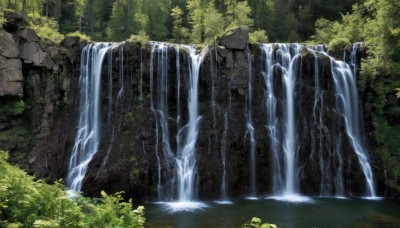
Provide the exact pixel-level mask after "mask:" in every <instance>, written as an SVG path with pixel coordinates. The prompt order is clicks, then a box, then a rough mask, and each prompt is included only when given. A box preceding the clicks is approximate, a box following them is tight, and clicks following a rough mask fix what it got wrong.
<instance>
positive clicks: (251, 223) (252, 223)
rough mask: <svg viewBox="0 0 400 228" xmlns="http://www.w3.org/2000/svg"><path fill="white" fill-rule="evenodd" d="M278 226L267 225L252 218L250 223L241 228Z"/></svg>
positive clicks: (258, 219) (273, 226) (270, 227)
mask: <svg viewBox="0 0 400 228" xmlns="http://www.w3.org/2000/svg"><path fill="white" fill-rule="evenodd" d="M277 227H278V226H276V225H274V224H269V223H262V222H261V219H260V218H257V217H253V218H252V219H251V221H248V222H246V223H245V224H244V225H243V226H242V228H277Z"/></svg>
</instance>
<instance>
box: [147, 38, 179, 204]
mask: <svg viewBox="0 0 400 228" xmlns="http://www.w3.org/2000/svg"><path fill="white" fill-rule="evenodd" d="M169 48H170V46H169V45H166V44H164V43H156V42H153V43H151V55H150V86H151V88H150V91H151V99H154V97H155V98H156V100H155V101H154V100H152V101H151V107H150V108H151V110H152V112H153V113H154V115H155V117H156V129H155V131H156V132H155V133H156V134H155V135H156V144H155V151H156V157H157V176H158V181H157V193H158V199H159V200H163V199H168V198H169V199H172V195H173V194H172V192H173V191H172V190H171V189H173V185H174V184H173V178H172V177H171V176H172V173H173V171H172V170H171V169H172V168H173V167H174V154H173V151H172V149H171V143H170V136H169V125H168V118H169V113H168V102H167V101H168V61H169V58H168V49H169ZM155 58H156V60H157V64H156V66H157V78H156V86H157V89H156V90H154V89H153V86H154V81H153V80H154V62H155ZM153 92H154V93H155V94H153ZM159 128H161V147H162V152H163V153H162V154H160V152H159V150H158V146H159V145H160V144H159V142H158V141H159V139H158V137H159V133H160V132H159ZM162 158H164V160H163V161H162V160H161V159H162ZM163 168H164V169H163ZM163 174H164V175H165V177H166V179H169V183H168V182H167V183H166V184H165V185H163V184H162V180H163Z"/></svg>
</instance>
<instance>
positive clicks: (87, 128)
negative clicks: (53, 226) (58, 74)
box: [67, 43, 112, 192]
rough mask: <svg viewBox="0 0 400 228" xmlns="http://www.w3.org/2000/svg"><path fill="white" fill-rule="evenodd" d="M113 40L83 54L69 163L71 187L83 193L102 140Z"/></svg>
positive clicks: (84, 50) (92, 46)
mask: <svg viewBox="0 0 400 228" xmlns="http://www.w3.org/2000/svg"><path fill="white" fill-rule="evenodd" d="M110 48H112V44H111V43H95V44H90V45H88V46H86V47H85V48H84V49H83V51H82V55H81V74H80V78H79V89H80V99H81V100H80V106H79V113H80V115H79V122H78V126H77V135H76V138H75V144H74V147H73V149H72V153H71V158H70V161H69V166H68V175H67V186H68V188H69V189H70V190H72V191H74V192H79V191H80V190H81V187H82V181H83V178H84V177H85V174H86V171H87V168H88V165H89V162H90V161H91V160H92V158H93V156H94V155H95V154H96V152H97V150H98V147H99V143H100V114H99V113H100V87H101V86H100V85H101V82H100V80H101V69H102V64H103V59H104V57H105V55H106V53H107V51H108V50H109V49H110Z"/></svg>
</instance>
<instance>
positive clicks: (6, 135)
mask: <svg viewBox="0 0 400 228" xmlns="http://www.w3.org/2000/svg"><path fill="white" fill-rule="evenodd" d="M6 18H8V21H7V22H6V23H5V25H4V26H3V27H4V28H5V30H0V103H1V108H0V109H1V110H0V113H1V115H0V125H1V126H7V127H6V128H4V129H2V131H1V132H0V146H1V149H4V150H8V151H9V152H10V156H11V159H12V160H15V161H17V162H18V163H19V164H22V165H23V166H24V167H27V166H28V165H29V163H30V164H31V165H32V169H31V170H32V171H33V172H35V173H36V174H38V175H45V176H52V175H54V177H56V178H59V177H61V176H62V173H64V172H65V167H63V164H65V161H64V160H65V159H67V157H68V156H69V154H68V150H69V146H68V145H65V144H62V142H63V140H64V139H63V137H64V136H65V133H66V132H69V133H68V134H69V135H70V136H71V137H73V136H72V135H73V134H74V133H73V129H74V124H72V123H73V122H74V118H75V117H74V110H75V109H74V106H73V104H74V102H75V98H76V96H75V95H74V94H73V92H74V91H75V90H74V88H76V87H77V81H78V79H79V58H78V57H79V54H80V52H81V49H82V47H83V46H84V45H85V44H79V38H78V39H77V38H75V37H73V38H70V37H67V38H66V39H65V40H64V43H63V44H62V45H57V44H51V43H47V42H45V41H44V40H42V39H41V38H40V37H39V36H38V35H37V34H36V32H35V31H34V30H32V29H24V26H20V23H23V20H22V19H21V20H22V21H21V20H20V19H18V15H17V14H16V15H14V14H12V15H8V17H6ZM21 29H22V30H21ZM60 121H61V122H63V121H66V122H68V121H70V122H71V124H67V125H64V123H60ZM69 130H70V131H69ZM65 140H69V138H68V137H67V136H65ZM10 145H12V146H10ZM50 148H51V149H50ZM49 150H52V151H53V153H49V152H48V151H49ZM47 155H51V156H50V157H49V156H47ZM54 156H64V157H60V159H59V160H57V159H53V158H54ZM28 157H29V159H28ZM49 160H51V161H50V162H49ZM49 163H51V164H56V167H62V168H60V169H59V170H57V171H56V172H55V171H53V170H48V169H49V167H52V165H48V164H49Z"/></svg>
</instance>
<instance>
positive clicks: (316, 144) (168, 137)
mask: <svg viewBox="0 0 400 228" xmlns="http://www.w3.org/2000/svg"><path fill="white" fill-rule="evenodd" d="M150 45H151V53H150V62H149V63H150V70H149V77H146V76H147V75H146V74H147V73H146V72H147V71H145V70H144V67H145V64H144V61H145V60H144V59H145V55H144V54H145V53H144V51H145V49H143V50H142V51H141V53H140V61H141V62H140V82H139V83H140V84H139V85H138V86H139V87H138V89H139V92H140V94H138V95H140V97H139V100H140V102H141V105H142V107H143V106H144V105H145V104H148V103H147V100H148V96H146V90H145V89H144V88H143V87H144V85H146V86H147V85H148V84H146V79H147V78H148V79H149V81H148V83H149V84H150V110H151V111H152V113H153V114H154V118H155V119H156V121H155V129H154V133H155V136H154V137H155V138H156V140H155V145H154V150H152V151H153V152H152V153H150V152H149V153H146V152H145V150H144V148H145V143H144V141H143V142H142V144H143V145H142V147H143V151H144V153H145V154H146V156H151V155H148V154H152V156H154V152H155V158H156V160H155V161H156V162H157V171H156V172H154V173H156V174H155V176H157V177H156V178H155V180H156V181H155V182H156V184H157V192H158V199H159V200H160V201H170V202H171V201H177V202H175V203H173V204H171V205H172V206H171V207H172V208H173V210H187V209H189V210H190V209H193V208H198V207H203V206H204V204H198V203H197V202H194V200H195V199H196V197H197V189H198V182H199V181H200V178H199V177H198V175H199V174H198V172H197V160H196V143H197V140H198V137H199V132H198V129H199V122H200V119H201V117H200V115H199V97H198V93H199V91H198V90H199V71H200V65H201V63H202V61H203V58H204V56H205V53H206V50H203V52H202V53H200V54H197V53H196V50H195V48H193V47H188V46H178V45H174V44H165V43H155V42H152V43H150ZM356 45H360V44H356ZM356 45H355V46H354V47H353V49H352V52H351V53H350V57H349V59H350V63H349V64H350V66H351V67H350V66H349V65H348V64H346V63H344V62H341V61H336V60H334V59H333V58H331V57H329V58H330V59H331V67H332V75H333V81H334V83H335V89H336V90H335V91H336V96H335V97H336V105H337V108H333V109H335V110H337V111H339V112H340V114H341V115H342V116H343V120H344V122H345V123H344V125H345V127H346V134H347V136H348V138H349V142H350V144H351V146H352V148H353V150H354V151H355V154H356V157H357V158H358V162H359V164H360V167H361V170H362V171H363V173H364V176H365V179H366V189H367V194H366V195H367V196H368V197H371V198H374V197H375V196H376V193H375V189H374V182H373V174H372V170H371V165H370V162H369V160H368V156H367V153H368V152H367V150H366V148H365V145H364V136H363V134H362V132H363V131H362V128H363V126H362V125H363V124H362V117H361V115H360V113H361V112H360V110H361V109H360V104H359V101H358V91H357V83H356V76H355V75H356V71H357V68H358V67H357V64H356V59H357V56H356V51H357V48H358V46H356ZM113 47H114V46H113V45H112V44H110V43H96V44H91V45H89V46H87V47H86V48H85V49H84V50H83V52H82V60H81V61H82V67H81V76H80V82H79V83H80V84H79V85H80V96H81V102H80V118H79V123H78V126H77V128H78V129H77V136H76V140H75V145H74V147H73V151H72V155H71V159H70V164H69V170H68V176H67V184H68V187H69V188H70V189H71V190H74V191H80V189H81V186H82V180H83V178H84V177H85V174H86V171H87V168H88V165H89V162H90V160H91V159H92V157H93V156H94V154H95V153H96V152H97V150H98V147H99V143H100V142H99V140H100V125H101V124H100V117H99V115H100V114H99V113H100V104H101V101H100V99H101V98H100V97H101V96H100V87H101V86H100V81H101V80H100V75H101V67H102V63H103V60H104V58H105V55H106V54H107V52H109V51H110V50H111V49H112V48H113ZM302 48H304V50H305V49H306V47H305V46H302V45H298V44H263V45H262V46H261V49H262V51H263V65H262V69H261V71H262V72H261V73H262V76H263V79H264V82H265V85H264V100H263V108H264V114H265V117H266V121H265V123H266V125H265V129H266V132H267V133H268V138H269V144H268V146H269V149H270V151H271V157H272V159H271V160H272V161H271V167H272V176H271V180H272V195H273V196H274V198H276V199H281V200H288V201H302V200H307V199H306V198H305V197H302V196H300V195H299V194H300V193H299V192H300V180H301V178H300V177H298V175H299V173H301V172H302V171H301V169H302V166H303V164H298V163H299V161H300V160H299V159H304V158H299V157H300V156H299V153H298V151H302V150H301V149H302V148H303V147H302V146H303V145H302V144H301V143H300V142H298V138H299V137H300V136H301V135H302V134H303V133H304V132H302V130H303V129H300V128H299V129H296V125H298V123H299V121H300V122H301V121H303V122H301V123H305V122H307V124H309V126H310V128H308V126H306V127H305V128H304V129H306V130H303V131H307V134H308V133H310V136H311V137H310V141H309V142H310V143H311V145H310V147H309V150H310V151H311V152H310V157H312V156H314V157H315V161H316V162H315V163H313V165H314V167H313V168H314V170H318V169H320V170H321V176H318V177H317V178H316V179H318V180H317V182H318V183H319V185H320V195H321V196H332V195H336V196H339V197H342V196H344V192H345V190H344V182H346V183H347V184H348V181H345V180H344V179H345V178H344V174H343V172H344V171H343V170H346V168H347V170H348V171H351V170H350V162H351V161H352V160H351V159H354V158H353V157H355V156H353V157H352V158H347V157H345V153H344V152H343V147H345V146H346V143H342V140H343V139H344V140H346V139H345V137H346V136H345V135H346V134H345V133H344V132H343V133H342V132H335V131H334V130H333V129H330V127H335V126H330V125H328V124H329V123H330V122H329V120H328V122H325V121H327V118H329V117H326V116H328V115H327V114H326V113H327V112H329V111H330V110H331V107H325V106H329V105H331V104H333V103H334V101H335V99H334V98H335V97H334V96H333V94H334V93H331V94H332V95H331V97H332V99H330V100H329V99H328V98H326V97H325V95H326V93H325V92H326V91H325V89H327V88H326V85H329V84H326V83H325V82H326V81H327V80H330V79H326V78H324V77H326V76H324V75H322V72H324V71H321V72H320V70H321V68H322V67H323V66H321V64H323V62H324V61H323V58H322V57H325V56H324V55H326V56H328V55H327V54H326V53H325V47H324V46H316V47H308V49H309V50H308V51H309V52H310V53H312V55H313V57H312V56H311V59H312V58H314V66H313V70H312V67H311V70H309V71H308V72H314V79H313V81H314V86H309V85H305V87H307V89H308V91H312V90H310V89H309V88H311V87H313V88H312V89H314V91H312V93H311V94H313V95H311V96H313V98H311V99H310V100H312V99H313V100H312V101H311V102H309V103H310V108H307V110H306V111H304V112H302V111H303V110H298V109H296V108H298V107H299V106H296V102H297V100H296V99H297V98H299V99H300V100H299V101H300V102H308V101H309V100H307V101H305V99H304V100H301V99H303V98H301V96H297V95H296V93H295V92H297V91H302V90H301V88H300V87H301V86H303V85H301V83H302V82H300V81H297V80H300V78H301V77H300V76H301V75H299V73H300V72H303V69H301V68H300V67H301V65H300V64H299V63H302V64H304V62H302V60H301V59H300V58H302V56H301V55H300V50H301V49H302ZM171 51H174V52H175V53H173V52H171ZM109 53H111V51H110V52H109ZM171 53H172V56H175V59H173V58H171V56H169V55H171ZM211 53H212V52H211ZM306 54H307V53H305V56H306ZM308 54H309V53H308ZM215 55H216V57H215V59H216V60H217V58H219V56H217V52H215ZM182 56H183V57H182ZM308 57H309V56H308ZM124 58H125V56H124V50H123V49H122V47H121V48H120V49H119V56H118V59H119V61H120V65H118V69H119V78H118V80H119V81H118V82H119V83H118V84H114V85H113V72H112V69H113V67H112V64H113V63H112V56H111V54H110V55H109V59H108V71H109V72H108V77H109V79H108V80H109V84H108V85H107V90H108V99H109V100H108V103H105V102H104V104H105V106H107V104H108V110H109V111H108V113H105V114H107V116H105V117H107V118H104V122H105V123H106V124H105V125H106V126H107V127H108V128H109V129H110V130H112V135H111V137H110V138H109V140H110V141H107V142H111V143H110V145H109V148H108V150H107V153H106V156H105V157H104V158H103V162H102V163H101V164H100V169H99V170H98V172H99V173H100V171H102V169H103V167H104V165H105V163H107V161H108V158H109V155H110V153H111V151H112V149H113V143H114V140H115V141H117V140H118V132H119V127H118V126H116V127H114V126H110V125H111V124H113V123H115V122H118V123H121V122H122V121H123V113H122V103H121V101H122V99H123V96H126V95H124V90H125V88H126V89H129V87H128V86H126V85H128V83H125V84H124V81H125V78H126V76H129V72H125V71H124V65H123V64H124ZM247 59H248V63H247V64H248V67H249V72H248V78H247V79H248V80H247V83H248V84H247V92H246V96H245V100H246V105H245V107H246V108H245V113H244V115H245V117H246V134H245V140H244V141H245V143H244V144H246V142H250V151H249V154H250V162H249V163H250V165H249V173H250V175H249V180H246V181H248V182H249V187H250V188H249V189H250V191H249V193H250V196H256V193H257V185H256V175H257V174H258V173H257V172H256V158H255V150H256V141H255V136H257V138H258V135H255V128H256V127H257V126H256V125H254V126H253V119H252V117H253V115H254V116H256V115H257V110H256V109H255V110H256V111H254V114H253V110H252V108H253V107H252V106H254V105H253V97H252V96H253V77H252V69H251V67H252V66H251V65H252V64H251V62H252V60H251V58H250V56H247ZM126 61H127V62H128V58H126ZM171 61H175V66H174V65H173V64H171ZM219 63H220V62H218V61H215V62H214V63H212V64H211V65H213V64H215V65H217V64H219ZM169 68H171V69H169ZM174 68H176V71H175V73H176V74H171V72H174ZM211 69H212V70H211V71H215V72H214V73H216V72H217V68H216V66H211ZM213 69H214V70H213ZM186 70H187V72H186ZM181 74H182V77H181ZM186 74H187V75H186ZM131 76H132V75H131ZM175 77H176V78H175ZM215 78H216V76H215V77H214V76H213V77H212V82H209V83H210V84H208V85H210V87H209V88H210V89H211V90H210V91H211V109H210V112H212V117H211V115H210V120H211V118H212V121H213V125H212V126H213V128H214V129H213V130H215V132H218V130H220V131H219V132H218V133H216V134H215V135H217V136H222V137H221V144H218V145H221V147H220V148H218V149H217V148H216V147H214V149H217V150H220V151H219V152H220V154H221V166H222V168H221V170H222V171H221V173H218V174H216V175H221V180H222V181H221V183H218V184H220V186H221V187H220V188H221V196H222V200H226V198H227V197H226V196H227V184H226V182H227V177H226V176H227V169H228V167H229V165H230V164H229V163H228V162H227V157H228V158H229V161H231V158H232V157H231V154H230V153H231V152H232V151H231V149H230V148H232V147H231V143H232V142H230V138H231V137H230V135H229V134H230V128H229V127H231V126H236V122H235V120H234V119H233V121H232V122H231V119H230V118H231V114H232V113H230V112H231V111H232V110H235V106H232V109H231V104H230V102H231V100H232V97H231V96H237V94H235V93H229V100H228V102H229V105H227V106H226V107H227V108H226V110H224V112H223V113H222V115H223V121H221V122H223V124H222V123H221V125H218V124H217V121H218V118H220V116H219V114H217V110H216V107H218V105H217V102H219V99H217V97H218V96H217V92H216V91H217V90H218V89H220V88H224V87H220V85H219V83H220V82H222V80H221V81H217V79H215ZM297 78H299V79H297ZM214 79H215V80H214ZM114 80H115V81H116V80H117V79H114ZM128 80H129V78H128ZM256 80H257V79H256ZM301 80H303V79H302V78H301ZM144 81H145V82H144ZM232 81H233V79H232V78H231V80H230V83H231V82H232ZM131 82H132V80H131ZM173 83H176V84H174V85H172V84H173ZM297 83H298V85H297ZM311 84H312V81H311ZM117 86H119V88H114V87H117ZM230 86H231V84H229V91H230V92H231V88H230ZM172 88H173V89H175V88H177V90H176V91H174V90H171V89H172ZM299 88H300V89H299ZM113 89H114V90H115V91H114V93H115V94H113ZM181 90H182V91H181ZM127 91H128V92H129V90H127ZM328 92H329V91H328ZM254 94H255V96H257V91H256V92H255V93H254ZM326 96H328V95H326ZM182 97H187V99H188V101H187V105H186V104H184V103H183V102H182V101H181V99H182ZM171 98H173V100H174V101H176V104H173V102H172V103H171V100H172V99H171ZM326 100H329V101H328V102H327V103H325V101H326ZM114 102H115V103H114ZM224 102H226V100H224ZM232 102H236V100H235V97H233V100H232ZM329 102H330V103H329ZM302 104H303V103H302ZM175 105H176V107H175ZM181 105H182V107H181ZM233 105H236V104H233ZM306 105H307V104H306ZM119 106H120V108H118V107H119ZM331 106H334V105H331ZM183 107H184V108H185V109H186V108H187V114H186V113H185V112H186V110H184V108H183ZM221 107H223V106H221ZM113 110H117V112H113ZM170 111H171V113H170ZM297 113H300V116H299V117H297V116H296V115H297ZM336 113H338V112H336ZM340 114H338V115H337V116H340ZM301 115H304V116H301ZM325 115H326V116H325ZM115 117H117V118H118V120H115ZM297 118H298V119H297ZM303 119H304V120H303ZM171 120H173V121H171ZM231 123H232V125H231ZM243 125H244V124H243ZM219 126H222V127H223V129H222V128H218V127H219ZM243 127H244V126H243ZM339 129H340V128H338V130H337V131H340V130H339ZM300 132H301V133H302V134H300ZM327 132H329V133H327ZM257 133H258V131H257ZM342 134H343V138H342ZM228 136H229V137H228ZM336 136H337V137H336ZM328 141H329V142H328ZM201 142H202V141H201ZM209 142H211V140H210V138H209ZM343 142H347V141H343ZM103 143H105V142H103ZM240 144H241V143H239V144H238V145H240ZM261 144H262V143H260V145H261ZM326 144H329V146H326ZM210 145H211V144H210V143H209V154H210V153H211V152H212V150H213V149H211V148H213V147H212V146H210ZM216 145H217V144H216ZM257 146H259V144H258V143H257ZM328 147H329V148H328ZM243 148H247V147H246V145H245V146H244V147H243ZM327 148H328V149H327ZM325 149H327V151H324V150H325ZM246 150H247V149H246ZM306 159H307V158H306ZM233 160H234V159H233ZM149 161H150V160H149ZM301 161H303V160H301ZM353 161H354V160H353ZM351 165H353V166H355V165H357V164H356V163H354V162H353V164H351ZM299 167H300V168H299ZM103 171H104V170H103ZM146 175H147V174H146ZM349 176H350V175H347V178H349ZM319 181H320V182H319ZM333 184H334V186H332V185H333ZM218 186H219V185H218ZM302 187H303V185H302ZM316 191H318V190H316Z"/></svg>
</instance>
